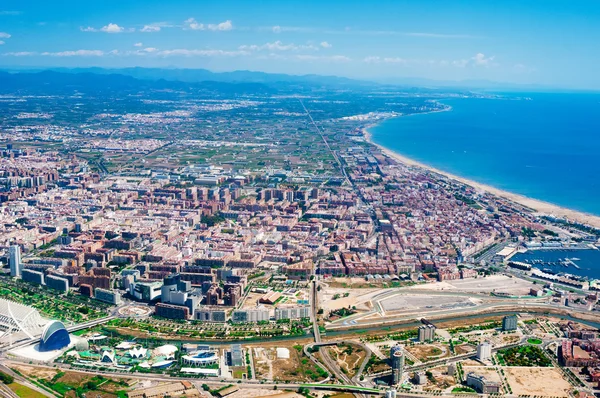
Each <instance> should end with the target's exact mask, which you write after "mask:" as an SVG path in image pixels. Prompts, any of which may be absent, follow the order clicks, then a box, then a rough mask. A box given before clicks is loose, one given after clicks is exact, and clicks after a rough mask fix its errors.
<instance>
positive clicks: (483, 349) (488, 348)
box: [477, 341, 492, 361]
mask: <svg viewBox="0 0 600 398" xmlns="http://www.w3.org/2000/svg"><path fill="white" fill-rule="evenodd" d="M491 357H492V345H491V344H490V343H489V341H484V342H483V343H481V344H479V345H478V346H477V359H479V360H480V361H487V360H488V359H490V358H491Z"/></svg>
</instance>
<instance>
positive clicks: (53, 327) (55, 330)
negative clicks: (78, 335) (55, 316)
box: [39, 321, 71, 351]
mask: <svg viewBox="0 0 600 398" xmlns="http://www.w3.org/2000/svg"><path fill="white" fill-rule="evenodd" d="M69 344H71V338H70V337H69V332H68V331H67V328H66V327H65V325H64V324H63V323H62V322H61V321H50V322H48V324H47V325H46V327H45V328H44V330H43V331H42V337H41V338H40V347H39V350H40V351H55V350H60V349H62V348H65V347H67V346H68V345H69Z"/></svg>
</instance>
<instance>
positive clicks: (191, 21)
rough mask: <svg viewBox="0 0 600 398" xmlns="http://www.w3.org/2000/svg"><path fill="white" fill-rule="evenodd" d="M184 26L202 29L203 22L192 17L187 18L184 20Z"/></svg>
mask: <svg viewBox="0 0 600 398" xmlns="http://www.w3.org/2000/svg"><path fill="white" fill-rule="evenodd" d="M183 23H184V24H185V26H186V27H187V28H188V29H191V30H204V29H205V27H204V24H202V23H198V22H197V21H196V20H195V19H194V18H188V19H186V20H185V21H184V22H183Z"/></svg>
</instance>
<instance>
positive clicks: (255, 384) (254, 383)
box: [0, 361, 384, 397]
mask: <svg viewBox="0 0 600 398" xmlns="http://www.w3.org/2000/svg"><path fill="white" fill-rule="evenodd" d="M6 363H7V365H8V366H15V365H16V366H18V365H21V364H20V363H18V362H13V361H6ZM35 366H36V367H37V368H45V369H50V370H56V369H61V370H63V371H65V370H67V371H69V372H75V373H84V374H89V373H90V372H89V371H84V370H79V369H72V368H71V367H70V366H69V365H65V364H54V365H53V366H45V365H35ZM4 369H7V368H6V367H3V365H0V370H3V371H4ZM8 370H9V371H10V369H8ZM10 372H11V375H12V374H14V372H12V371H10ZM94 374H95V375H102V376H105V377H107V378H116V379H119V378H121V379H131V378H132V377H134V378H136V379H140V380H153V381H157V382H174V381H187V382H192V383H194V384H195V385H196V387H198V388H199V389H202V387H201V386H202V384H204V383H209V384H210V385H211V386H213V385H214V386H229V385H231V381H230V380H219V381H216V380H208V379H191V378H189V377H170V376H165V375H162V374H149V373H129V372H122V373H113V372H102V371H98V370H95V371H94ZM17 377H18V379H17ZM17 377H15V380H19V382H21V380H24V379H23V378H22V377H20V376H18V375H17ZM25 382H27V381H25ZM27 383H29V382H27ZM235 385H236V386H238V387H239V388H258V389H267V390H273V389H274V388H275V387H277V388H278V389H286V390H289V389H299V388H308V389H309V390H340V391H347V392H354V393H358V392H360V393H363V394H364V393H367V394H375V395H380V394H384V392H383V391H371V389H366V390H365V388H364V387H361V386H354V385H340V384H305V383H263V382H261V381H259V380H245V381H244V382H242V383H236V384H235ZM28 386H29V384H28ZM32 388H33V387H32ZM34 389H35V388H34ZM36 391H38V390H37V389H36ZM42 391H43V390H42ZM43 393H44V395H45V396H48V397H52V395H50V394H49V393H48V392H43ZM358 395H361V394H358Z"/></svg>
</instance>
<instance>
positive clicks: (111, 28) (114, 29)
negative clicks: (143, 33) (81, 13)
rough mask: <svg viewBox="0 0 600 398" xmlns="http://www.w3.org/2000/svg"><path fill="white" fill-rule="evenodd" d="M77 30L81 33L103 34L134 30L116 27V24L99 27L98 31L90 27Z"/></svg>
mask: <svg viewBox="0 0 600 398" xmlns="http://www.w3.org/2000/svg"><path fill="white" fill-rule="evenodd" d="M79 30H81V31H82V32H105V33H122V32H133V31H135V29H134V28H129V29H125V28H124V27H122V26H119V25H117V24H116V23H112V22H111V23H109V24H108V25H106V26H103V27H101V28H100V29H96V28H94V27H92V26H88V27H83V26H80V27H79Z"/></svg>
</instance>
